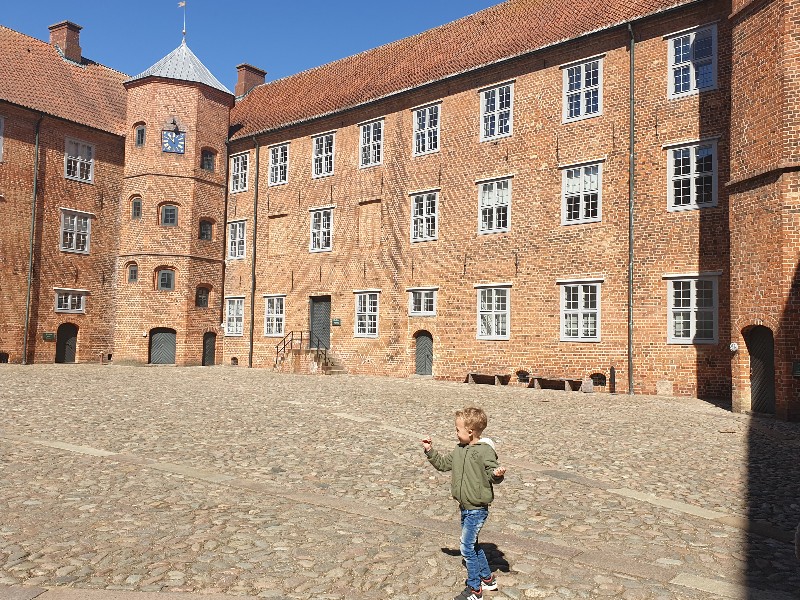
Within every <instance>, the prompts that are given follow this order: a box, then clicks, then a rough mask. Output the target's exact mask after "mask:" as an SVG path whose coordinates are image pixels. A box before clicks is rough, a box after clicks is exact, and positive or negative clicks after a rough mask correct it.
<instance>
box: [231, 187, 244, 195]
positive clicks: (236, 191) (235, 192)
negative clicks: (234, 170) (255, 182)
mask: <svg viewBox="0 0 800 600" xmlns="http://www.w3.org/2000/svg"><path fill="white" fill-rule="evenodd" d="M246 191H247V188H244V189H242V190H231V194H241V193H243V192H246Z"/></svg>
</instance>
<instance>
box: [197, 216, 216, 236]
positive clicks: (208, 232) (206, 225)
mask: <svg viewBox="0 0 800 600" xmlns="http://www.w3.org/2000/svg"><path fill="white" fill-rule="evenodd" d="M197 238H198V239H200V240H206V241H211V240H212V239H214V224H213V223H212V222H211V221H205V220H203V221H200V233H199V234H198V236H197Z"/></svg>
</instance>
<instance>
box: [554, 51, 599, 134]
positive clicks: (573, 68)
mask: <svg viewBox="0 0 800 600" xmlns="http://www.w3.org/2000/svg"><path fill="white" fill-rule="evenodd" d="M562 72H563V80H564V83H563V89H564V94H563V105H564V108H563V115H564V117H563V120H564V122H567V121H577V120H580V119H586V118H588V117H594V116H596V115H599V114H601V113H602V112H603V60H602V58H592V59H589V60H587V61H584V62H581V63H577V64H571V65H566V66H564V67H562Z"/></svg>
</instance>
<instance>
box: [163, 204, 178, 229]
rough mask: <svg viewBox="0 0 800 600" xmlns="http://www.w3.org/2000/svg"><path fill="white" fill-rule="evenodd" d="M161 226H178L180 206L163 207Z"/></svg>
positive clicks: (164, 205) (167, 205) (165, 205)
mask: <svg viewBox="0 0 800 600" xmlns="http://www.w3.org/2000/svg"><path fill="white" fill-rule="evenodd" d="M161 226H162V227H177V226H178V206H177V205H176V204H162V205H161Z"/></svg>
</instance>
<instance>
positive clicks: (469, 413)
mask: <svg viewBox="0 0 800 600" xmlns="http://www.w3.org/2000/svg"><path fill="white" fill-rule="evenodd" d="M456 419H463V420H464V426H465V427H466V428H467V429H472V430H473V431H476V432H477V433H478V434H480V433H481V432H482V431H483V430H484V429H486V425H487V424H488V423H489V417H487V416H486V413H485V412H484V410H483V409H482V408H479V407H477V406H465V407H464V408H462V409H461V410H457V411H456Z"/></svg>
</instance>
